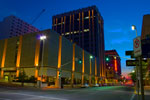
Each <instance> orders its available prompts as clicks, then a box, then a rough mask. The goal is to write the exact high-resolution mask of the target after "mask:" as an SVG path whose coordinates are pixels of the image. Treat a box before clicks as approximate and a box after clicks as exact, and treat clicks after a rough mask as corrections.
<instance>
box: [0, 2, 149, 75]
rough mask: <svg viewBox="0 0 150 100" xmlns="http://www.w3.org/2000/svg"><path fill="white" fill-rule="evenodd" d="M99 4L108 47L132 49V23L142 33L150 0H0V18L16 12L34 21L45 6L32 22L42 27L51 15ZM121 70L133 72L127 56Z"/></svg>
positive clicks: (47, 24)
mask: <svg viewBox="0 0 150 100" xmlns="http://www.w3.org/2000/svg"><path fill="white" fill-rule="evenodd" d="M91 5H96V6H97V7H98V9H99V11H100V13H101V15H102V16H103V19H104V34H105V49H106V50H110V49H116V50H117V51H118V53H119V55H120V56H122V57H125V51H126V50H132V49H133V46H132V45H133V42H132V41H133V38H134V37H135V36H136V35H135V32H134V31H131V25H132V24H134V25H136V26H137V30H138V35H141V27H142V18H143V15H144V14H150V0H0V21H1V20H2V19H3V18H4V17H6V16H8V15H11V14H13V15H16V16H18V17H19V18H21V19H23V20H25V21H26V22H28V23H31V22H32V21H33V19H34V18H35V17H36V16H37V15H38V14H39V13H40V12H41V10H42V9H46V11H45V13H43V15H41V16H40V18H39V19H38V20H37V21H36V22H35V23H34V24H33V25H34V26H35V27H37V28H39V29H41V30H43V29H48V28H51V27H52V16H53V15H56V14H59V13H63V12H67V11H71V10H76V9H79V8H84V7H87V6H91ZM121 63H122V72H123V73H126V72H131V69H132V68H127V67H126V65H125V59H121Z"/></svg>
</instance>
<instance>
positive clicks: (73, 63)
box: [72, 44, 75, 72]
mask: <svg viewBox="0 0 150 100" xmlns="http://www.w3.org/2000/svg"><path fill="white" fill-rule="evenodd" d="M72 56H73V59H72V60H73V61H72V71H73V72H74V71H75V44H73V54H72Z"/></svg>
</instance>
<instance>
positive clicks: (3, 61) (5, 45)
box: [1, 39, 8, 68]
mask: <svg viewBox="0 0 150 100" xmlns="http://www.w3.org/2000/svg"><path fill="white" fill-rule="evenodd" d="M7 42H8V39H5V44H4V51H3V57H2V63H1V67H2V68H3V67H4V64H5V57H6V49H7Z"/></svg>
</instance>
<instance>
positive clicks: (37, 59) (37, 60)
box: [34, 40, 40, 66]
mask: <svg viewBox="0 0 150 100" xmlns="http://www.w3.org/2000/svg"><path fill="white" fill-rule="evenodd" d="M39 52H40V40H37V41H36V47H35V60H34V66H38V65H39Z"/></svg>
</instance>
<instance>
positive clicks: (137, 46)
mask: <svg viewBox="0 0 150 100" xmlns="http://www.w3.org/2000/svg"><path fill="white" fill-rule="evenodd" d="M133 48H134V56H135V57H139V56H141V55H142V49H141V37H140V36H139V37H137V38H135V39H134V40H133Z"/></svg>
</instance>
